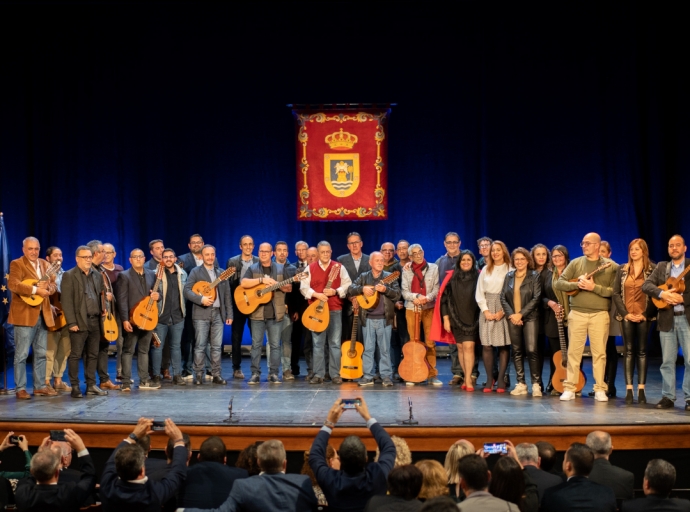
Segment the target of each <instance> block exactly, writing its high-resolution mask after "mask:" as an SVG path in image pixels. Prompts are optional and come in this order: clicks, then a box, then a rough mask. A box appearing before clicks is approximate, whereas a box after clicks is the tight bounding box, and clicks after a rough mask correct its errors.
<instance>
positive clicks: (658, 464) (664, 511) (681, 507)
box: [621, 459, 690, 512]
mask: <svg viewBox="0 0 690 512" xmlns="http://www.w3.org/2000/svg"><path fill="white" fill-rule="evenodd" d="M675 483H676V468H674V467H673V465H671V464H670V463H668V462H666V461H665V460H661V459H653V460H650V461H649V463H648V464H647V468H646V469H645V470H644V480H643V482H642V490H643V491H644V493H645V497H644V498H640V499H637V500H630V501H624V502H623V507H622V508H621V510H622V511H623V512H648V511H649V512H651V511H654V512H690V501H688V500H683V499H678V498H669V494H671V490H672V489H673V486H674V484H675Z"/></svg>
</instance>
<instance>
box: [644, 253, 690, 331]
mask: <svg viewBox="0 0 690 512" xmlns="http://www.w3.org/2000/svg"><path fill="white" fill-rule="evenodd" d="M688 267H690V258H685V268H688ZM670 275H671V262H668V261H660V262H659V263H658V264H657V266H656V268H655V269H654V272H652V275H650V276H649V277H648V278H647V280H646V281H645V282H644V284H643V285H642V291H643V292H645V293H646V294H647V295H649V296H650V297H655V298H659V293H660V292H661V289H660V288H659V285H660V284H664V283H666V280H667V279H668V278H669V276H670ZM686 282H687V279H686ZM683 304H684V306H685V317H686V318H687V319H688V323H690V286H687V285H686V286H685V292H683ZM656 320H657V321H656V327H657V329H658V330H659V331H662V332H669V331H672V330H673V306H671V307H668V308H666V309H660V310H658V312H657V316H656Z"/></svg>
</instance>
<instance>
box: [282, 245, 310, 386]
mask: <svg viewBox="0 0 690 512" xmlns="http://www.w3.org/2000/svg"><path fill="white" fill-rule="evenodd" d="M308 249H309V244H308V243H307V242H305V241H303V240H300V241H298V242H296V243H295V256H297V261H296V262H295V263H293V267H295V272H296V273H298V274H299V273H300V272H304V271H305V270H306V269H307V265H308V264H309V263H308V262H307V250H308ZM299 285H300V283H292V292H291V293H290V297H289V298H288V304H291V305H292V311H290V315H291V316H292V318H291V321H292V333H291V336H290V337H291V344H292V354H291V356H290V365H291V375H292V378H293V379H294V378H295V377H297V376H299V373H300V371H299V356H300V352H301V351H302V347H304V349H303V350H304V359H305V360H306V362H307V375H309V374H310V373H311V374H312V375H311V378H313V377H314V375H313V372H312V341H311V331H310V330H309V329H303V325H302V322H301V321H300V319H301V318H302V314H303V313H304V310H305V309H307V305H308V304H309V303H308V302H307V300H306V299H305V298H304V296H303V295H302V294H301V293H300V291H299ZM303 340H304V341H303ZM283 379H287V378H286V377H285V368H283ZM308 379H309V378H308Z"/></svg>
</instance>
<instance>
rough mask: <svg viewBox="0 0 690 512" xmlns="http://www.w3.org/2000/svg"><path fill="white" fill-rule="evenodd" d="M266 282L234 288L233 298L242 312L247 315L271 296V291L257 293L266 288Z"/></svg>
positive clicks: (268, 300) (265, 302)
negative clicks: (249, 286)
mask: <svg viewBox="0 0 690 512" xmlns="http://www.w3.org/2000/svg"><path fill="white" fill-rule="evenodd" d="M268 287H269V285H267V284H257V285H256V286H252V287H251V288H242V287H241V286H238V287H237V288H236V289H235V294H234V299H235V305H236V306H237V309H239V310H240V311H241V312H242V313H243V314H245V315H249V314H251V313H253V312H254V310H256V308H258V307H259V306H261V305H262V304H268V303H269V302H271V299H272V298H273V292H266V293H258V292H261V291H262V290H264V289H266V288H268Z"/></svg>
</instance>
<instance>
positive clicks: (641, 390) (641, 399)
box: [637, 388, 647, 404]
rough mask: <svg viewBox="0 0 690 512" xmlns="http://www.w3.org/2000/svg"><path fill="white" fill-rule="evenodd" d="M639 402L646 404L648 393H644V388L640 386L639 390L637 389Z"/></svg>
mask: <svg viewBox="0 0 690 512" xmlns="http://www.w3.org/2000/svg"><path fill="white" fill-rule="evenodd" d="M637 403H638V404H646V403H647V395H645V394H644V388H638V390H637Z"/></svg>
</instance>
